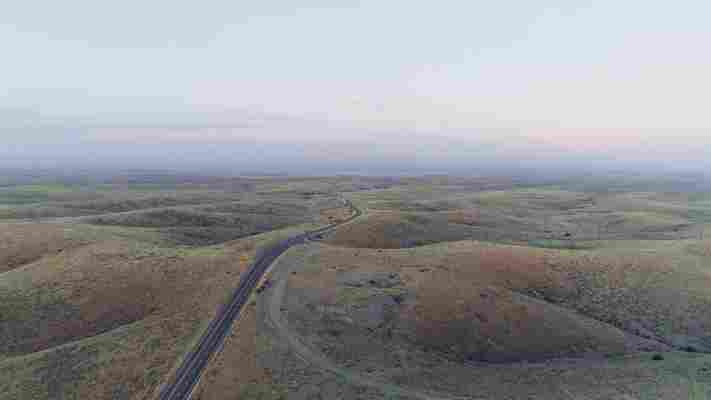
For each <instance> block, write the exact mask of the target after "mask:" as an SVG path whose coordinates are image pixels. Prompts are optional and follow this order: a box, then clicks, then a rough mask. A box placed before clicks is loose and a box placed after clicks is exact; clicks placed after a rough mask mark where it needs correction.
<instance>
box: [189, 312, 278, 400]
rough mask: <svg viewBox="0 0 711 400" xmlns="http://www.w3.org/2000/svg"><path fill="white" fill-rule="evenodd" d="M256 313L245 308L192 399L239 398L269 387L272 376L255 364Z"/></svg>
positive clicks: (257, 333)
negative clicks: (256, 387) (249, 392)
mask: <svg viewBox="0 0 711 400" xmlns="http://www.w3.org/2000/svg"><path fill="white" fill-rule="evenodd" d="M256 314H257V310H256V307H255V306H254V305H248V306H247V307H246V308H245V309H244V310H243V311H242V313H241V316H240V318H239V320H238V321H236V322H235V324H234V325H233V328H232V331H231V332H230V335H229V336H228V337H227V339H226V340H225V344H224V347H223V350H222V352H220V353H219V354H218V355H216V356H215V358H214V359H213V360H211V361H210V364H209V366H208V368H207V370H206V371H205V373H204V375H203V378H202V380H201V381H200V384H199V386H198V388H197V389H196V390H195V394H194V395H193V398H194V399H195V400H221V399H224V398H225V396H226V394H228V393H231V394H235V395H234V396H232V397H233V398H241V397H240V395H241V394H244V393H245V392H247V391H248V390H250V388H252V387H254V386H256V385H263V386H268V385H270V382H271V375H270V373H269V371H268V370H266V369H264V368H262V367H261V366H260V365H259V363H258V356H259V351H260V350H259V343H258V341H259V336H260V334H261V333H260V332H259V330H258V328H257V326H258V324H257V316H256Z"/></svg>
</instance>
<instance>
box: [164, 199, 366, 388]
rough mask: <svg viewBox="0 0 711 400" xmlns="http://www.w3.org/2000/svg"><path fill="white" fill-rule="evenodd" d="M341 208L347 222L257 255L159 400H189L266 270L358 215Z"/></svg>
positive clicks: (288, 240)
mask: <svg viewBox="0 0 711 400" xmlns="http://www.w3.org/2000/svg"><path fill="white" fill-rule="evenodd" d="M344 204H345V205H348V206H350V208H351V209H352V210H353V215H351V216H350V217H349V218H348V219H347V220H345V221H342V222H339V223H336V224H331V225H328V226H326V227H323V228H320V229H317V230H314V231H311V232H306V233H302V234H300V235H296V236H294V237H291V238H289V239H286V240H283V241H281V242H279V243H277V244H275V245H273V246H271V247H269V248H267V249H265V250H264V251H262V252H260V253H258V254H257V257H256V260H255V261H254V263H253V264H252V266H251V268H250V269H249V270H248V271H247V272H246V273H245V274H244V275H243V276H242V278H241V279H240V282H239V285H238V286H237V289H235V291H234V293H233V294H232V297H231V298H230V301H229V303H227V304H226V305H224V306H222V307H221V308H220V309H219V310H218V312H217V315H216V316H215V318H214V319H213V320H212V321H211V322H210V324H209V325H208V327H207V329H206V330H205V332H204V333H203V335H202V337H201V338H200V341H199V342H198V343H197V345H196V346H195V348H194V349H193V350H192V351H190V353H188V355H187V356H186V357H185V359H184V360H183V362H182V364H181V365H180V367H179V368H178V370H177V371H176V373H175V376H174V377H173V378H172V379H171V380H170V381H169V383H168V384H166V385H165V386H164V387H163V389H162V390H161V391H160V395H159V397H158V398H159V399H160V400H188V399H190V398H191V396H192V394H193V391H194V390H195V387H196V386H197V383H198V382H199V381H200V377H201V376H202V373H203V372H204V370H205V368H206V367H207V364H208V363H209V362H210V359H211V358H212V356H213V355H214V354H215V353H216V352H217V350H218V349H219V348H220V346H222V344H223V343H224V341H225V338H226V337H227V335H228V334H229V332H230V329H231V328H232V323H233V322H234V320H235V319H236V318H237V317H238V316H239V314H240V311H242V308H243V307H244V305H245V304H246V303H247V301H248V300H249V297H250V295H251V294H252V291H253V290H254V288H255V287H256V286H257V284H258V283H259V281H260V280H261V279H262V277H263V276H264V273H265V272H266V271H267V269H268V268H269V266H270V265H271V264H272V263H273V262H274V260H276V259H277V258H278V257H279V256H280V255H282V254H283V253H284V252H285V251H287V250H288V249H289V248H290V247H291V246H294V245H297V244H302V243H305V242H306V241H307V240H310V239H318V238H319V237H320V235H322V234H324V233H327V232H328V231H331V230H333V229H335V228H336V227H338V226H340V225H343V224H345V223H348V222H350V221H352V220H354V219H356V218H358V217H359V216H360V215H361V212H360V210H358V209H357V208H356V207H355V206H353V204H352V203H349V202H348V201H346V200H344Z"/></svg>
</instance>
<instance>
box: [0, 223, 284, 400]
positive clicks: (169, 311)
mask: <svg viewBox="0 0 711 400" xmlns="http://www.w3.org/2000/svg"><path fill="white" fill-rule="evenodd" d="M277 235H283V233H281V234H278V233H277ZM271 240H274V235H273V234H269V235H267V236H258V237H253V238H250V239H243V240H238V241H233V242H229V243H225V244H224V245H222V246H215V247H208V248H199V249H173V248H159V247H153V246H148V245H146V244H143V243H137V242H133V241H130V240H121V239H115V238H114V239H108V240H98V241H97V242H96V243H92V244H88V245H86V246H83V247H81V248H77V249H73V250H70V251H65V252H62V253H61V254H55V255H52V256H48V257H45V258H42V259H40V260H38V261H36V262H34V263H33V264H31V265H27V266H26V267H24V268H22V269H16V270H13V271H10V272H7V273H5V274H3V275H0V297H1V298H2V299H3V303H0V313H2V314H3V318H2V320H0V328H2V329H0V332H2V333H3V338H2V340H1V341H0V346H1V347H0V389H6V390H0V399H25V398H27V399H29V398H32V399H42V398H73V397H72V396H78V397H76V398H87V399H115V398H145V397H146V396H149V395H152V394H154V393H155V392H156V390H157V388H158V385H159V384H160V383H161V382H162V380H163V379H165V378H166V377H167V375H168V373H169V371H171V370H172V369H173V368H174V366H176V365H177V363H178V362H179V361H180V358H181V356H182V355H183V354H184V352H185V351H186V350H187V349H188V346H189V345H190V344H191V342H192V341H193V340H196V339H197V337H198V336H199V334H200V333H201V328H204V326H205V324H206V322H207V321H209V320H210V319H211V318H212V316H213V315H214V313H215V311H216V310H217V308H218V306H219V305H220V304H223V302H224V301H225V300H226V298H227V296H228V295H229V294H230V293H231V291H232V290H233V289H234V288H235V287H236V286H237V284H238V281H239V274H240V272H242V270H243V266H244V264H247V263H249V262H250V260H251V259H252V257H253V256H254V254H255V253H256V251H257V249H258V247H259V246H262V245H264V244H265V243H266V242H268V241H271ZM8 299H10V300H11V302H10V303H8ZM3 306H5V307H3ZM8 311H10V312H8ZM39 350H45V351H42V352H38V351H39ZM60 370H61V371H64V372H62V373H59V372H58V371H60Z"/></svg>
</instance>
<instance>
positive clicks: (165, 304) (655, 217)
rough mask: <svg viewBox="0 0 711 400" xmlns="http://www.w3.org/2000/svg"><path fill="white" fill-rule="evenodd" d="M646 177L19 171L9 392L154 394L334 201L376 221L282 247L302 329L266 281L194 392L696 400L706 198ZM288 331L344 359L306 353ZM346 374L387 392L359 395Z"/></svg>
mask: <svg viewBox="0 0 711 400" xmlns="http://www.w3.org/2000/svg"><path fill="white" fill-rule="evenodd" d="M651 185H652V183H650V182H645V184H644V185H642V184H640V183H639V182H632V183H630V184H629V185H627V186H625V185H624V182H619V181H615V184H614V185H613V184H609V185H608V184H604V183H600V182H598V181H593V182H587V183H586V182H572V183H571V182H558V183H556V184H554V185H553V184H549V183H546V184H531V183H530V182H522V181H517V180H504V179H491V178H489V179H485V178H471V179H465V178H457V179H454V178H450V179H447V178H443V177H427V178H402V179H389V178H352V177H337V178H304V179H296V178H239V179H225V178H205V177H192V178H190V179H188V178H184V179H172V178H171V179H168V178H166V177H143V178H140V179H130V178H126V179H116V180H107V181H101V182H94V183H91V184H88V183H82V182H65V183H62V182H60V183H56V182H53V183H51V184H48V183H47V182H43V181H39V182H36V181H32V182H19V183H16V184H13V183H7V184H6V185H5V186H3V187H2V188H0V219H2V221H0V399H55V398H92V399H94V398H95V399H139V398H147V399H149V398H154V397H153V396H155V394H156V393H157V390H158V389H159V387H160V384H161V383H162V382H163V381H164V380H165V379H166V377H167V376H168V374H169V372H170V371H171V370H172V369H173V368H175V366H176V365H177V364H178V362H179V361H180V358H181V357H182V356H183V355H184V354H185V352H186V351H187V350H188V349H189V348H190V346H191V344H192V343H193V342H194V341H195V340H196V339H197V338H198V337H199V335H200V333H201V332H202V330H203V329H204V328H205V326H206V324H207V323H208V322H209V320H210V318H211V317H212V315H214V313H215V311H216V310H217V307H218V306H219V305H220V304H222V303H223V302H224V300H225V299H226V298H227V296H228V295H229V293H230V291H231V290H233V289H234V288H235V287H236V286H237V283H238V281H239V276H240V274H241V272H242V271H243V270H244V269H245V268H246V267H247V265H248V264H249V262H250V260H251V259H252V257H253V256H254V254H256V252H257V251H258V250H259V249H260V248H262V247H263V246H265V245H267V244H268V243H271V242H273V241H274V240H275V239H276V238H278V237H286V236H288V235H290V234H293V233H295V232H303V231H304V230H307V229H310V228H312V227H315V226H323V225H326V224H330V223H333V222H336V221H341V220H344V219H346V218H347V217H348V216H349V215H350V212H351V211H350V209H349V208H348V207H345V206H344V203H343V201H342V198H346V199H348V200H350V201H351V202H352V203H353V204H354V205H355V206H357V207H358V208H359V209H361V210H362V211H363V213H364V214H363V216H361V217H360V218H358V219H356V220H355V221H352V222H350V223H348V224H346V225H344V226H342V227H340V228H339V229H338V230H336V231H335V232H333V233H332V234H330V235H329V236H327V237H326V238H325V239H324V240H323V242H321V243H311V244H308V245H307V246H304V247H302V248H299V249H293V250H290V251H289V252H288V253H287V254H285V255H284V256H283V258H282V261H280V264H279V266H278V268H280V269H284V276H282V277H281V278H278V279H282V280H284V282H285V285H286V290H285V292H284V296H285V297H284V303H283V305H282V307H280V308H278V309H279V310H282V312H283V313H284V319H285V321H286V326H287V327H288V332H277V331H274V328H273V327H270V326H269V324H265V323H264V319H265V313H266V311H265V310H266V308H267V307H266V304H267V303H268V302H269V301H271V300H269V299H270V298H271V297H270V296H272V291H271V290H270V289H268V290H266V291H265V292H264V293H261V294H259V295H255V298H254V299H253V301H252V302H251V305H250V306H249V307H248V310H247V312H246V313H245V314H244V316H243V318H242V320H241V322H240V323H241V324H243V325H239V324H238V325H236V326H235V328H234V330H233V332H232V334H231V336H230V338H229V339H228V341H227V344H226V345H225V349H224V350H223V352H222V353H221V354H220V355H219V356H218V357H217V358H216V359H215V360H214V361H213V363H212V365H211V366H210V368H209V369H208V373H207V375H206V377H205V379H204V381H203V384H202V385H201V387H200V388H199V390H198V392H196V393H197V395H198V396H199V397H198V398H200V399H217V398H221V393H224V392H225V391H229V392H231V393H232V392H234V393H241V396H242V397H243V398H280V396H282V397H283V396H284V394H285V393H289V394H290V395H291V394H293V393H302V392H303V393H302V394H304V393H307V391H306V389H304V387H307V386H308V387H312V386H319V385H321V384H323V385H326V384H328V385H330V386H333V387H335V388H337V387H347V386H348V385H346V384H345V383H348V382H351V383H350V384H351V385H352V386H353V390H352V395H353V396H356V395H359V396H361V397H353V398H383V394H382V392H383V391H387V390H386V389H387V388H391V387H394V386H397V387H405V388H410V389H411V390H413V391H416V392H417V391H421V392H417V393H425V394H426V393H437V394H442V393H444V394H450V395H451V396H453V397H452V398H456V396H459V397H458V398H461V397H464V398H507V397H506V396H508V398H526V397H525V396H529V397H530V398H541V399H543V398H545V399H557V398H560V399H570V398H619V399H630V398H631V399H645V400H646V399H647V398H669V399H672V398H674V399H676V398H704V397H700V396H703V395H705V394H708V391H709V387H710V386H709V385H711V373H708V371H711V317H710V315H711V313H709V312H708V311H709V310H711V241H710V240H709V239H708V238H706V237H705V236H704V233H705V231H707V229H706V228H707V226H708V224H710V223H711V222H710V221H711V195H709V194H708V193H705V192H701V191H695V190H693V189H692V188H688V189H684V188H679V187H675V186H673V185H672V186H671V187H672V189H674V190H669V189H670V188H669V187H667V186H669V185H668V183H664V185H666V186H660V187H655V186H651ZM679 189H683V190H679ZM275 268H276V267H275ZM275 279H276V278H275ZM285 334H288V335H293V337H295V338H296V339H298V340H300V341H301V342H302V343H303V346H304V348H303V349H307V350H308V351H309V352H311V351H313V354H321V355H323V357H324V358H326V359H328V360H330V361H329V362H332V363H334V365H336V366H337V368H339V371H342V373H341V374H340V375H338V376H336V377H325V375H324V373H325V372H324V371H323V370H322V369H321V370H320V369H319V367H318V366H319V363H317V362H311V363H305V364H304V363H303V362H302V361H299V360H301V358H300V357H296V356H295V355H294V354H293V353H294V352H295V350H294V349H293V348H291V347H290V345H289V344H288V343H286V342H284V341H283V340H282V339H280V338H283V336H281V335H285ZM296 339H295V340H296ZM303 349H301V351H302V352H303V351H306V350H303ZM275 352H279V353H278V354H279V357H276V358H274V360H272V361H270V360H271V358H270V359H268V360H267V359H262V358H260V357H272V356H274V354H277V353H275ZM290 354H291V355H290ZM301 356H303V354H301ZM290 357H291V358H290ZM319 357H320V356H319ZM318 359H320V358H318ZM353 374H356V375H357V376H358V377H363V376H365V377H368V379H373V380H374V381H376V382H382V386H377V385H376V387H375V388H373V387H370V388H369V389H367V390H366V389H362V390H361V389H360V386H359V385H358V384H356V383H355V382H361V383H362V382H363V381H362V380H361V378H358V379H352V380H351V381H348V379H350V378H349V377H352V376H356V375H353ZM561 375H565V376H566V378H565V379H564V380H561V378H560V376H561ZM341 380H344V381H343V382H345V383H344V384H343V385H342V384H341V383H343V382H341ZM334 382H341V383H337V384H336V383H334ZM309 385H310V386H309ZM344 385H345V386H344ZM393 385H394V386H393ZM330 386H329V387H330ZM309 390H311V389H309ZM329 390H334V392H333V393H340V394H338V396H341V395H343V393H345V392H343V393H342V392H338V391H335V390H336V389H333V388H332V389H329ZM339 390H340V389H339ZM369 390H370V391H369ZM379 391H380V392H379ZM596 391H597V392H596ZM598 392H600V393H603V394H601V395H598V397H595V396H596V393H598ZM304 395H306V394H304ZM335 395H336V394H334V396H335ZM265 396H266V397H265ZM269 396H271V397H269ZM423 396H425V397H421V396H420V397H415V398H427V396H426V395H423ZM467 396H469V397H467ZM600 396H602V397H600ZM625 396H627V397H625ZM645 396H646V397H645ZM694 396H696V397H694ZM242 397H241V398H242ZM441 397H442V396H440V397H439V398H441ZM445 397H446V396H445Z"/></svg>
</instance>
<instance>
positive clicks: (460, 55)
mask: <svg viewBox="0 0 711 400" xmlns="http://www.w3.org/2000/svg"><path fill="white" fill-rule="evenodd" d="M2 8H3V9H2V13H0V49H2V61H1V62H0V72H1V73H0V135H2V136H3V141H4V142H5V143H6V146H4V149H3V148H0V158H1V159H4V160H5V161H6V162H9V161H8V160H14V161H13V162H15V163H23V162H25V163H26V164H27V163H29V164H28V165H35V164H32V163H36V162H39V161H43V162H44V163H47V164H48V165H61V164H63V163H68V162H70V161H74V162H78V161H80V160H81V159H82V157H83V159H84V160H93V161H94V162H99V161H101V160H112V161H113V162H114V163H117V164H121V163H126V162H131V161H132V160H133V161H134V162H137V163H147V162H148V161H151V163H153V164H152V165H161V163H164V164H165V163H169V162H175V161H176V158H178V159H179V160H181V161H184V162H185V163H186V164H185V165H198V164H199V163H200V162H205V161H211V162H214V163H216V164H217V163H224V164H229V163H231V162H233V161H234V160H235V159H238V160H239V161H240V162H241V163H248V162H249V163H252V164H255V163H260V162H261V163H262V164H269V163H277V164H279V166H280V168H284V167H288V165H289V163H298V162H300V161H301V162H303V161H309V162H312V163H314V165H317V164H318V165H320V166H321V167H322V168H325V167H327V166H329V165H336V164H338V162H339V161H340V162H344V161H345V160H347V161H348V162H350V163H351V164H354V165H357V164H360V165H362V164H363V163H369V162H370V163H373V164H374V165H375V164H378V163H388V162H394V161H397V160H400V161H402V162H403V164H402V166H408V165H416V164H417V163H420V164H423V163H424V164H427V165H428V166H436V165H442V166H446V165H451V164H452V163H456V164H457V165H460V166H466V165H467V163H468V162H470V163H472V165H474V161H473V160H484V159H486V160H491V161H496V160H498V161H500V162H503V163H515V162H524V161H525V162H556V161H560V162H563V161H565V162H573V161H576V160H577V161H578V162H579V163H581V164H584V163H591V162H608V163H620V164H624V163H634V162H640V163H643V164H644V165H649V164H656V165H659V166H662V167H666V168H671V167H675V166H677V167H678V166H684V167H685V168H699V169H703V168H706V167H708V166H709V165H708V163H707V161H706V160H707V159H710V158H711V157H709V155H711V113H709V112H708V104H710V103H711V102H710V101H709V100H711V99H710V97H711V74H709V71H710V70H711V68H710V67H711V52H709V51H708V44H709V43H711V24H709V23H708V16H709V15H711V2H708V1H696V0H679V1H675V2H669V1H656V0H625V1H620V0H616V1H612V0H595V1H592V0H558V1H553V0H541V1H536V0H531V1H518V0H517V1H514V0H501V1H496V2H492V1H479V0H469V1H455V0H451V1H440V2H433V1H417V0H388V1H382V0H380V1H375V0H366V1H338V0H330V1H327V0H303V1H289V2H287V1H282V0H263V1H259V2H241V1H221V0H215V1H208V2H195V1H180V0H172V1H167V0H154V1H151V2H144V1H141V2H139V1H136V0H124V1H122V2H110V3H108V2H96V1H85V0H74V1H65V2H45V1H37V0H25V1H22V2H8V4H5V5H3V7H2ZM197 146H202V147H201V150H198V149H197ZM166 149H171V150H170V151H169V152H168V153H169V154H170V156H165V154H166V151H165V150H166ZM256 154H259V156H257V155H256ZM405 161H408V162H409V164H408V163H407V162H405ZM234 162H235V165H236V164H239V163H238V162H237V161H234ZM0 165H2V162H1V161H0ZM378 165H380V164H378ZM349 168H350V167H349Z"/></svg>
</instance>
